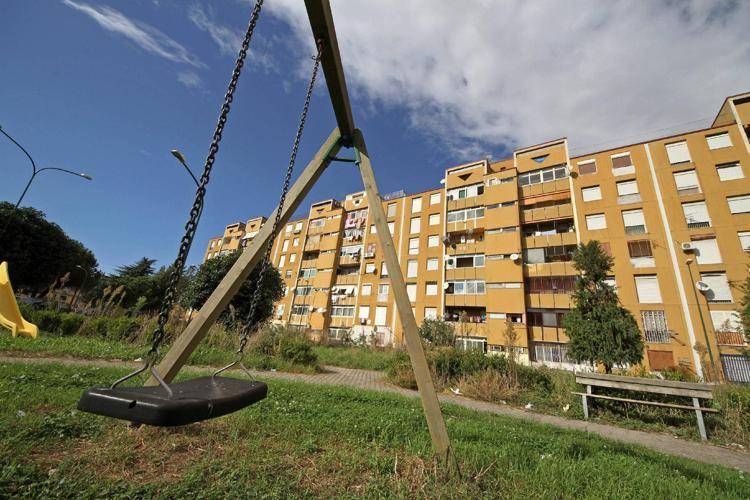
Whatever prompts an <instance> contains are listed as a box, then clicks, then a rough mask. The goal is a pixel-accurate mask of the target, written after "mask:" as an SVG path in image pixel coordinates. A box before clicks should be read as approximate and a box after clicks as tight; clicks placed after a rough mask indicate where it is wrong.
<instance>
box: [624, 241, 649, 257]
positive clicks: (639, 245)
mask: <svg viewBox="0 0 750 500" xmlns="http://www.w3.org/2000/svg"><path fill="white" fill-rule="evenodd" d="M628 252H630V256H631V257H652V256H653V252H652V251H651V241H649V240H634V241H628Z"/></svg>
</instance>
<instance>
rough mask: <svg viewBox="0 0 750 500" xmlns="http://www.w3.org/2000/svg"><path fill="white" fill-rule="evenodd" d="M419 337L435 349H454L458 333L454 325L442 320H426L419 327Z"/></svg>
mask: <svg viewBox="0 0 750 500" xmlns="http://www.w3.org/2000/svg"><path fill="white" fill-rule="evenodd" d="M419 335H420V336H421V337H422V338H423V339H424V340H425V341H427V342H428V343H429V344H430V345H432V346H434V347H438V346H440V347H453V346H454V344H455V343H456V332H455V331H454V330H453V325H451V324H450V323H447V322H445V321H443V320H440V319H425V320H424V321H422V324H421V325H419Z"/></svg>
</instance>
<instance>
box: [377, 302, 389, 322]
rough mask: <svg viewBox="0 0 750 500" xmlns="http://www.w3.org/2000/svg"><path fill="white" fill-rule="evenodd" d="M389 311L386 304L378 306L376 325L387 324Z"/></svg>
mask: <svg viewBox="0 0 750 500" xmlns="http://www.w3.org/2000/svg"><path fill="white" fill-rule="evenodd" d="M387 311H388V308H386V307H384V306H378V307H376V308H375V325H376V326H385V323H386V312H387Z"/></svg>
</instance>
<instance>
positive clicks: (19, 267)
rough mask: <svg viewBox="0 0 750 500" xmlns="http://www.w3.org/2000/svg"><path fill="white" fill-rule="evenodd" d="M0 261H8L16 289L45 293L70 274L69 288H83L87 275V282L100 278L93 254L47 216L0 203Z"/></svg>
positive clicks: (32, 209)
mask: <svg viewBox="0 0 750 500" xmlns="http://www.w3.org/2000/svg"><path fill="white" fill-rule="evenodd" d="M0 221H2V222H0V229H1V228H3V226H4V229H2V232H3V234H0V261H8V271H9V273H10V278H11V281H12V282H13V286H14V287H15V288H16V290H19V289H21V288H28V289H31V290H33V291H37V292H38V291H42V290H44V289H45V288H47V287H49V286H50V285H51V284H52V283H54V282H56V281H57V279H58V278H60V277H61V276H63V275H65V274H66V273H70V280H69V281H68V282H67V286H71V287H77V286H80V284H81V282H82V281H83V277H84V275H85V273H84V272H82V271H81V270H80V269H78V268H77V267H76V266H81V267H83V268H84V269H85V270H86V271H87V272H88V274H89V280H88V283H89V284H91V282H92V279H93V278H94V277H96V276H98V274H99V273H98V270H97V269H96V268H97V266H98V264H97V262H96V257H94V254H93V253H92V252H91V250H89V249H88V248H86V247H85V246H83V244H81V243H80V242H78V241H76V240H74V239H72V238H70V237H69V236H68V235H67V234H65V231H63V230H62V228H61V227H60V226H58V225H57V224H55V223H54V222H49V221H48V220H47V219H46V217H45V215H44V213H43V212H41V211H39V210H37V209H35V208H31V207H24V208H19V209H14V207H13V205H11V204H10V203H7V202H0Z"/></svg>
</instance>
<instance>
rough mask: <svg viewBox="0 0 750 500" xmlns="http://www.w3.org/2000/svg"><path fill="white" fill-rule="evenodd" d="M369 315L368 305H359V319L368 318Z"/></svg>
mask: <svg viewBox="0 0 750 500" xmlns="http://www.w3.org/2000/svg"><path fill="white" fill-rule="evenodd" d="M369 317H370V306H359V319H368V318H369Z"/></svg>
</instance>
